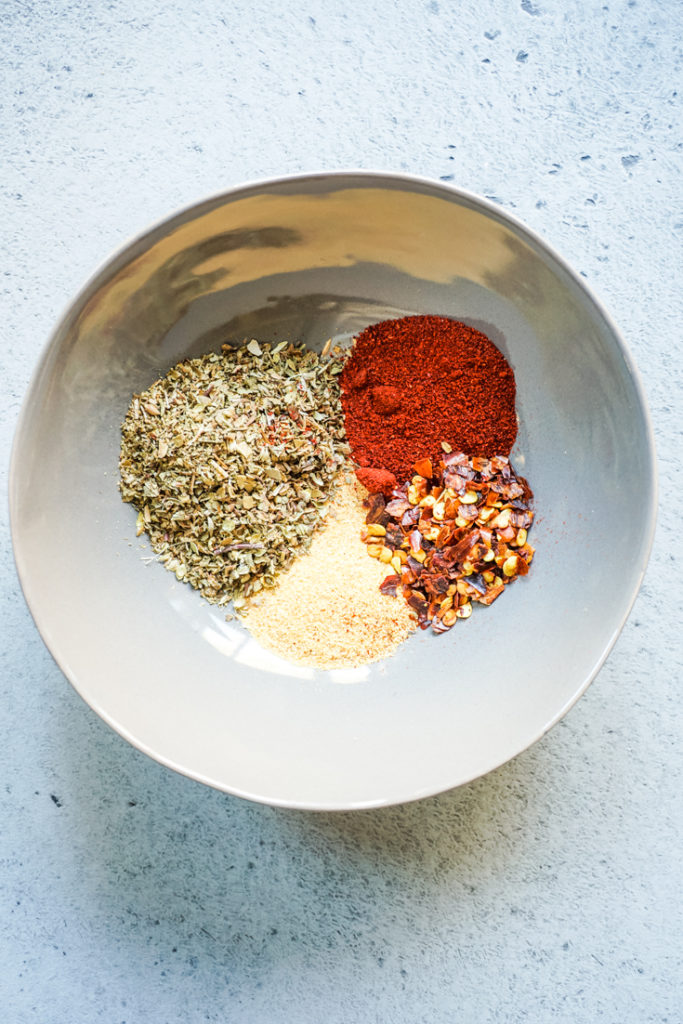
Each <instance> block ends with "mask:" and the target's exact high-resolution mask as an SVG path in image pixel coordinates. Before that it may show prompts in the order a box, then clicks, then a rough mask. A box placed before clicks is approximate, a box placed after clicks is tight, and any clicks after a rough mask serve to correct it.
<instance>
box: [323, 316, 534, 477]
mask: <svg viewBox="0 0 683 1024" xmlns="http://www.w3.org/2000/svg"><path fill="white" fill-rule="evenodd" d="M340 382H341V390H342V407H343V409H344V417H345V425H346V434H347V437H348V440H349V444H350V445H351V450H352V455H353V458H354V459H355V460H356V462H357V463H358V464H359V466H361V467H363V468H371V469H381V470H386V471H387V472H388V473H393V474H394V475H395V476H396V477H397V478H398V479H399V480H405V479H407V478H408V477H410V476H412V474H413V469H412V467H413V464H414V463H415V462H416V461H417V460H418V459H424V458H432V459H433V460H434V462H435V465H436V464H437V463H438V461H439V459H440V458H441V456H442V455H443V449H442V443H444V442H445V443H446V444H447V445H450V446H451V448H452V449H453V450H454V451H462V452H465V453H466V454H467V455H468V456H486V457H490V456H493V455H509V453H510V450H511V448H512V446H513V444H514V442H515V437H516V436H517V417H516V415H515V377H514V373H513V372H512V368H511V366H510V365H509V363H508V362H507V360H506V359H505V357H504V356H503V354H502V353H501V352H500V351H499V350H498V349H497V348H496V346H495V345H494V344H493V342H492V341H491V340H490V339H489V338H487V337H486V335H485V334H482V332H481V331H477V330H475V328H474V327H469V326H468V325H467V324H464V323H461V322H460V321H458V320H450V319H449V318H447V317H443V316H406V317H402V318H401V319H399V320H384V321H382V322H381V323H378V324H373V325H372V326H370V327H366V329H365V330H364V331H362V332H361V333H360V334H359V335H358V337H357V338H356V342H355V345H354V348H353V350H352V352H351V355H350V357H349V359H348V361H347V363H346V365H345V367H344V370H343V371H342V374H341V377H340Z"/></svg>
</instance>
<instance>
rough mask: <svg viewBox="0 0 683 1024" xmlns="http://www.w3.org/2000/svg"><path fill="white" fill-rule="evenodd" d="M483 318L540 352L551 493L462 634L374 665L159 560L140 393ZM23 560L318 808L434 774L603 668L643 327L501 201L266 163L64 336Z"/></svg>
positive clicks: (542, 496) (511, 348) (199, 765)
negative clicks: (427, 323) (617, 322)
mask: <svg viewBox="0 0 683 1024" xmlns="http://www.w3.org/2000/svg"><path fill="white" fill-rule="evenodd" d="M426 312H431V313H439V314H443V315H448V316H453V317H455V318H457V319H463V320H465V321H467V322H468V323H470V324H472V325H474V326H475V327H477V328H479V329H481V330H483V331H484V332H485V333H487V334H488V335H489V336H490V337H491V338H492V339H493V340H494V342H495V343H496V344H497V345H498V346H499V348H500V349H501V350H502V351H503V352H504V354H505V355H506V356H507V358H508V359H509V361H510V363H511V364H512V366H513V368H514V370H515V374H516V377H517V386H518V411H519V419H520V429H519V438H518V441H517V445H516V447H515V450H514V452H513V459H514V462H515V464H516V466H517V468H518V469H519V470H520V471H521V472H522V473H523V474H524V475H526V476H527V477H528V478H529V480H530V482H531V484H532V487H533V489H534V492H535V495H536V508H537V521H536V524H535V527H534V531H533V534H532V539H533V542H534V544H535V546H536V548H537V555H536V558H535V561H534V565H533V571H532V572H531V574H530V576H529V577H528V578H527V579H525V580H522V581H519V582H517V583H516V584H515V585H514V587H512V588H511V589H510V590H509V591H508V592H507V593H506V594H505V595H504V597H503V598H502V599H501V600H499V601H498V602H497V603H496V604H495V605H493V606H492V607H491V608H490V609H487V610H484V609H480V610H478V611H479V612H480V613H479V614H475V615H473V616H472V618H471V619H470V620H469V621H468V622H466V623H461V624H459V626H458V627H457V628H455V629H454V630H453V631H452V632H451V633H449V634H447V635H446V636H443V637H432V636H430V635H425V634H418V635H416V636H414V637H413V638H411V639H410V640H409V641H408V642H407V643H406V644H405V645H404V646H403V647H402V648H401V649H400V650H399V652H398V653H397V654H396V655H395V656H394V657H393V658H392V659H390V660H388V661H386V662H384V663H380V664H378V665H374V666H370V667H368V668H366V669H362V670H359V671H357V672H355V673H354V672H346V673H344V672H336V673H334V672H333V673H329V672H322V671H313V670H307V669H302V668H297V667H294V666H288V665H287V664H286V663H283V662H280V661H279V660H278V659H276V658H274V657H272V656H269V655H268V654H267V653H265V652H263V651H262V650H261V648H260V647H259V646H258V645H257V644H256V643H255V642H254V641H253V640H251V639H250V638H249V636H248V635H247V634H246V633H245V631H243V630H242V629H241V627H239V626H238V625H235V624H234V623H226V622H225V618H224V613H222V612H221V611H220V610H218V609H216V608H213V607H211V606H209V605H208V604H206V603H204V602H202V600H201V599H200V598H199V597H198V595H197V594H195V593H194V592H193V591H191V590H190V589H189V588H187V587H185V586H183V585H181V584H180V583H178V582H177V581H176V580H175V578H174V577H173V576H172V575H171V574H170V573H167V572H166V571H165V570H164V569H163V568H162V567H161V566H160V565H159V564H157V563H155V562H153V561H152V562H145V560H144V556H145V555H146V554H149V551H148V549H147V547H146V544H145V542H144V538H140V539H139V540H136V539H135V512H134V510H133V509H132V508H131V507H130V506H128V505H124V504H123V503H122V502H121V500H120V498H119V494H118V491H117V486H116V485H117V457H118V447H119V427H120V423H121V420H122V418H123V416H124V413H125V411H126V408H127V406H128V403H129V401H130V397H131V395H132V393H133V392H134V391H139V390H141V389H143V388H144V387H146V386H147V385H148V384H149V383H151V382H152V381H153V380H154V379H155V378H156V377H157V376H159V375H161V374H163V373H164V372H165V371H166V370H167V369H168V368H169V367H170V366H172V365H173V364H174V363H176V362H177V361H178V360H180V359H182V358H183V357H185V356H188V355H198V354H200V353H203V352H206V351H208V350H211V349H214V348H218V346H219V345H220V344H221V343H222V342H224V341H226V340H242V339H244V338H248V337H252V336H253V337H257V338H260V339H265V340H268V339H274V340H279V339H282V338H285V337H289V338H293V339H302V340H304V341H305V342H306V343H307V344H309V345H310V346H312V347H314V348H319V347H320V346H321V345H322V344H323V343H324V342H325V341H326V339H327V338H328V337H330V336H332V337H334V338H338V339H341V340H344V341H346V340H348V339H350V338H351V337H352V336H353V335H354V334H355V333H357V332H358V331H359V330H360V329H362V328H363V327H364V326H366V325H367V324H368V323H371V322H375V321H378V320H382V319H385V318H388V317H394V316H399V315H403V314H407V313H426ZM10 506H11V523H12V533H13V540H14V547H15V555H16V562H17V566H18V570H19V575H20V577H21V582H22V585H23V588H24V593H25V595H26V599H27V601H28V604H29V606H30V608H31V611H32V613H33V616H34V618H35V621H36V623H37V625H38V628H39V630H40V632H41V633H42V635H43V638H44V640H45V642H46V644H47V645H48V647H49V648H50V650H51V651H52V653H53V655H54V657H55V658H56V660H57V662H58V664H59V665H60V666H61V668H62V670H63V671H64V673H65V674H66V675H67V677H68V678H69V679H70V680H71V682H72V683H73V685H74V686H75V688H76V689H77V691H78V692H79V693H80V694H81V696H82V697H83V698H84V700H86V701H87V702H88V704H89V705H90V706H91V707H92V708H93V709H94V710H95V711H96V712H97V713H98V714H99V715H100V716H101V717H102V718H103V719H104V720H105V721H106V722H108V723H109V724H110V725H111V726H112V727H113V728H114V729H116V730H117V732H119V733H120V734H121V735H122V736H124V737H125V738H126V739H128V740H129V741H130V742H131V743H132V744H134V745H135V746H136V747H138V748H139V749H140V750H143V751H145V752H146V753H148V754H149V755H151V756H152V757H154V758H156V759H157V760H158V761H160V762H162V763H163V764H165V765H168V766H169V767H171V768H174V769H176V770H177V771H180V772H183V773H185V774H186V775H189V776H191V777H192V778H195V779H198V780H201V781H202V782H205V783H208V784H210V785H212V786H215V787H217V788H218V789H222V790H225V791H226V792H229V793H234V794H238V795H240V796H244V797H248V798H250V799H253V800H259V801H263V802H266V803H270V804H276V805H283V806H290V807H301V808H317V809H342V808H358V807H370V806H379V805H385V804H393V803H399V802H403V801H407V800H414V799H417V798H419V797H423V796H426V795H428V794H433V793H436V792H439V791H442V790H445V789H449V788H451V787H454V786H458V785H460V784H462V783H464V782H467V781H468V780H470V779H473V778H475V777H476V776H479V775H482V774H483V773H485V772H488V771H490V770H491V769H492V768H495V767H496V766H498V765H500V764H502V763H503V762H505V761H507V760H508V759H509V758H511V757H514V756H515V755H516V754H518V753H519V752H520V751H522V750H524V749H525V748H526V747H528V746H529V745H530V744H531V743H533V742H534V741H535V740H537V739H538V738H539V737H540V736H542V735H543V734H544V733H545V732H546V731H547V730H548V729H549V728H550V727H551V726H552V725H553V724H554V723H555V722H557V721H558V720H559V719H560V718H561V717H562V715H564V714H565V712H566V711H567V710H568V709H569V708H570V707H571V706H572V704H573V703H574V702H575V701H576V700H577V699H578V697H579V696H580V695H581V694H582V693H583V692H584V691H585V689H586V687H587V686H588V685H589V683H590V681H591V680H592V679H593V678H594V676H595V675H596V673H597V671H598V670H599V668H600V666H601V665H602V663H603V661H604V659H605V658H606V656H607V654H608V652H609V651H610V649H611V647H612V645H613V644H614V642H615V640H616V638H617V636H618V634H619V631H620V630H621V628H622V626H623V624H624V621H625V619H626V617H627V615H628V613H629V610H630V608H631V606H632V603H633V601H634V599H635V596H636V593H637V591H638V588H639V585H640V582H641V580H642V577H643V573H644V570H645V567H646V563H647V559H648V555H649V550H650V545H651V541H652V535H653V529H654V521H655V507H656V480H655V459H654V448H653V440H652V432H651V428H650V424H649V419H648V414H647V410H646V405H645V400H644V398H643V394H642V390H641V387H640V384H639V381H638V377H637V373H636V370H635V367H634V365H633V361H632V360H631V358H630V356H629V354H628V351H627V349H626V346H625V345H624V343H623V341H622V340H621V339H620V337H619V334H618V331H617V330H616V328H615V326H614V324H613V323H612V321H611V320H610V319H609V317H608V316H607V314H606V313H605V312H604V310H603V309H602V308H601V306H600V305H599V303H598V302H597V301H596V300H595V298H593V296H592V295H591V294H590V292H589V291H588V290H587V289H586V287H585V285H584V284H583V283H582V281H581V280H580V278H579V277H578V276H577V275H576V274H575V273H574V272H573V271H572V270H571V269H570V268H569V267H568V266H567V265H566V263H564V262H563V260H562V259H561V258H560V257H559V256H557V255H556V254H555V253H554V252H553V251H552V250H551V249H550V248H549V247H548V246H547V245H546V244H545V243H544V242H543V241H541V239H539V238H538V237H537V236H536V235H534V234H533V233H532V232H531V231H529V230H528V229H527V228H525V227H524V226H523V225H521V224H520V223H519V222H517V221H515V220H514V219H513V218H511V217H510V216H508V215H507V214H505V213H503V212H502V211H501V210H500V209H498V208H497V207H495V206H493V205H491V204H489V203H487V202H485V201H484V200H482V199H479V198H477V197H475V196H473V195H470V194H467V193H464V192H461V191H459V190H456V189H454V188H450V187H446V186H443V185H438V184H435V183H433V182H429V181H425V180H420V179H416V178H409V177H402V176H396V175H390V174H370V173H338V174H318V175H311V176H308V177H296V178H286V179H281V180H276V181H265V182H260V183H256V184H253V185H247V186H244V187H242V188H238V189H234V190H232V191H230V192H227V193H225V194H223V195H220V196H216V197H214V198H211V199H208V200H207V201H205V202H201V203H199V204H197V205H195V206H192V207H190V208H188V209H186V210H183V211H182V212H180V213H178V214H176V215H174V216H172V217H170V218H169V219H168V220H166V221H165V222H163V223H162V224H159V225H157V226H156V227H154V228H152V229H151V230H149V231H147V232H145V233H144V234H143V235H141V236H140V237H139V238H137V239H136V240H134V241H133V242H131V243H130V244H129V245H128V246H126V247H125V248H124V249H123V250H122V251H121V252H119V253H118V254H117V255H115V256H114V257H113V258H112V259H110V260H109V261H108V262H107V263H106V264H105V265H104V266H103V267H102V268H101V269H100V270H99V271H98V272H97V273H96V274H95V276H94V277H93V278H92V279H91V280H90V281H89V282H88V284H87V285H86V286H85V288H84V289H83V290H82V292H81V293H80V294H79V295H78V296H77V298H76V299H75V300H74V301H73V303H72V304H71V306H70V307H69V309H68V310H67V312H66V314H65V315H64V317H63V318H62V320H61V322H60V323H59V325H58V326H57V328H56V330H55V332H54V334H53V336H52V338H51V340H50V341H49V343H48V345H47V348H46V350H45V351H44V353H43V356H42V358H41V360H40V363H39V365H38V368H37V370H36V372H35V376H34V378H33V380H32V383H31V385H30V388H29V391H28V394H27V396H26V400H25V402H24V405H23V409H22V412H21V417H20V421H19V425H18V428H17V433H16V438H15V444H14V451H13V458H12V466H11V479H10Z"/></svg>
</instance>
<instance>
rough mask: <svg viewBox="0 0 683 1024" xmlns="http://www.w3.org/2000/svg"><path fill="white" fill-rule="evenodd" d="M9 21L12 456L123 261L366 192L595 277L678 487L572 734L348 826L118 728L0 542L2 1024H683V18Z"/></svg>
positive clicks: (5, 112) (246, 13) (167, 14)
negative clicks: (446, 215)
mask: <svg viewBox="0 0 683 1024" xmlns="http://www.w3.org/2000/svg"><path fill="white" fill-rule="evenodd" d="M0 12H1V15H2V16H1V19H0V24H1V28H0V33H1V35H2V38H1V39H0V46H1V49H0V53H1V54H2V58H1V65H0V75H1V76H2V77H1V81H2V85H1V87H0V102H1V103H2V135H1V138H2V153H1V161H2V162H1V167H2V171H1V173H0V223H2V224H3V225H4V227H3V231H2V249H3V259H2V268H1V270H0V303H1V306H0V310H1V321H0V322H1V323H2V345H1V348H0V387H2V389H3V392H4V397H3V399H2V402H1V403H0V430H1V438H2V445H3V452H5V453H7V454H8V453H9V447H10V443H11V436H12V432H13V429H14V423H15V420H16V416H17V413H18V410H19V405H20V402H21V399H22V396H23V393H24V391H25V388H26V385H27V382H28V380H29V376H30V373H31V370H32V368H33V366H34V364H35V361H36V359H37V356H38V353H39V351H40V349H41V346H42V345H43V343H44V342H45V339H46V337H47V335H48V334H49V331H50V329H51V327H52V325H53V324H54V322H55V320H56V319H57V316H58V315H59V313H60V312H61V310H62V309H63V307H64V306H65V305H66V303H67V302H68V301H69V299H70V298H71V297H72V296H73V294H74V293H75V292H76V291H77V290H78V288H79V287H80V286H81V284H82V283H83V281H84V280H85V278H86V277H87V276H88V275H89V274H90V273H91V271H92V270H93V269H94V267H95V266H96V265H97V264H99V263H100V262H101V261H102V260H103V259H104V258H105V257H106V256H107V255H108V253H109V252H110V251H111V250H112V249H113V248H115V247H118V246H119V245H120V244H121V243H122V242H124V241H125V240H126V239H127V238H128V237H129V236H130V235H132V234H135V233H137V232H138V231H139V230H140V229H141V228H143V227H144V226H146V225H147V224H148V223H150V222H151V221H154V220H156V219H158V218H162V217H164V216H165V215H166V214H167V213H169V212H170V211H171V210H172V209H173V208H174V207H175V206H177V205H183V204H186V203H188V202H190V201H193V200H194V199H196V198H199V197H201V196H203V195H204V194H207V193H211V192H214V191H217V190H220V189H222V188H225V187H229V186H231V185H234V184H238V183H240V182H242V181H243V180H246V179H252V178H255V177H259V176H264V175H280V174H283V173H289V172H298V171H308V170H317V169H336V168H347V167H363V168H370V169H387V170H396V171H406V172H411V173H417V174H422V175H426V176H429V177H433V178H436V179H442V180H446V181H453V182H454V183H455V184H456V185H459V186H462V187H464V188H467V189H471V190H472V191H475V192H479V193H481V194H483V195H486V196H488V197H490V198H493V199H494V200H495V201H496V202H498V203H500V204H501V205H502V206H503V207H504V208H505V209H508V210H510V211H512V212H513V213H515V214H516V215H518V216H519V217H521V218H522V219H523V220H525V221H526V222H527V224H529V225H530V226H531V227H532V228H534V229H535V230H537V231H538V232H540V233H541V234H542V235H543V236H544V237H545V238H546V239H547V240H548V241H549V242H550V243H551V245H553V246H554V247H555V248H556V249H558V250H559V251H560V253H562V255H564V256H565V257H566V258H567V259H568V260H569V261H570V262H571V263H572V264H573V265H574V266H575V267H576V268H577V269H578V270H579V271H580V272H581V273H582V274H583V275H584V276H585V277H586V279H587V281H588V282H589V284H590V285H591V286H592V287H593V289H594V290H595V291H596V292H597V294H598V295H599V296H600V298H601V299H602V300H603V301H604V303H605V304H606V306H607V308H608V309H609V310H610V311H611V312H612V314H613V316H614V317H615V319H616V320H617V322H618V324H619V325H620V327H621V329H622V331H623V333H624V336H625V337H626V340H627V342H628V344H629V346H630V347H631V349H632V351H633V354H634V356H635V359H636V361H637V363H638V365H639V367H640V369H641V371H642V375H643V380H644V385H645V388H646V391H647V393H648V396H649V400H650V403H651V410H652V414H653V418H654V423H655V430H656V436H657V444H658V455H659V461H660V472H661V513H660V521H659V528H658V534H657V540H656V544H655V549H654V553H653V558H652V562H651V565H650V570H649V572H648V576H647V579H646V582H645V586H644V587H643V590H642V592H641V596H640V597H639V599H638V601H637V603H636V607H635V609H634V611H633V614H632V616H631V618H630V620H629V622H628V624H627V626H626V628H625V630H624V632H623V634H622V636H621V638H620V640H619V642H618V643H617V646H616V648H615V650H614V651H613V653H612V654H611V656H610V658H609V659H608V662H607V664H606V665H605V667H604V668H603V670H602V671H601V673H600V675H599V676H598V678H597V680H596V681H595V683H594V684H593V686H592V687H591V688H590V690H589V691H588V693H587V695H586V696H585V697H584V698H583V699H582V700H581V701H580V702H579V704H578V705H577V706H576V707H575V708H574V710H572V711H571V712H570V714H569V715H568V716H567V718H566V719H565V720H564V721H563V722H562V723H561V724H560V725H559V726H558V727H557V728H555V729H554V730H553V731H552V732H551V733H550V734H549V735H548V736H547V737H546V738H545V739H544V740H542V741H541V742H540V743H538V744H537V745H536V746H535V747H534V748H533V749H531V750H530V751H528V752H526V753H525V754H523V755H521V756H520V757H518V758H517V759H516V760H515V761H514V762H513V763H511V764H508V765H506V766H505V767H503V768H501V769H500V770H498V771H496V772H494V773H493V774H492V775H490V776H488V777H486V778H484V779H481V780H479V781H478V782H476V783H474V784H472V785H470V786H468V787H466V788H463V789H461V790H459V791H455V792H451V793H448V794H445V795H443V796H440V797H437V798H435V799H431V800H428V801H425V802H423V803H420V804H415V805H410V806H406V807H401V808H394V809H389V810H384V811H377V812H374V811H373V812H364V813H354V814H343V815H339V816H333V815H309V814H304V813H295V812H286V811H276V810H272V809H270V808H267V807H261V806H256V805H250V804H248V803H244V802H241V801H240V800H237V799H234V798H230V797H227V796H224V795H221V794H219V793H217V792H213V791H211V790H208V789H205V788H203V787H202V786H200V785H198V784H196V783H193V782H191V781H189V780H187V779H184V778H180V777H178V776H176V775H174V774H172V773H171V772H170V771H168V770H166V769H164V768H162V767H160V766H158V765H157V764H155V763H153V762H152V761H150V760H148V759H147V758H146V757H144V756H143V755H142V754H139V753H137V752H136V751H135V750H133V749H132V748H131V747H129V746H128V745H127V744H126V743H125V742H124V741H123V740H122V739H120V738H119V737H118V736H117V735H115V734H114V733H113V732H111V731H110V730H109V729H108V728H107V727H106V726H105V725H103V724H102V723H101V722H100V720H99V719H98V718H97V717H96V716H95V715H94V713H92V712H91V711H90V710H89V709H88V708H87V707H86V706H85V705H84V704H83V703H82V701H81V700H80V699H79V698H78V697H77V696H76V694H75V692H74V691H73V690H72V689H71V687H70V686H69V684H68V683H67V682H66V680H65V679H64V677H63V676H62V674H61V673H60V671H59V670H58V669H57V668H56V667H55V665H54V664H53V662H52V660H51V658H50V655H49V654H48V653H47V651H46V649H45V647H44V646H43V643H42V641H41V639H40V637H39V636H38V634H37V631H36V629H35V627H34V625H33V623H32V620H31V618H30V615H29V613H28V611H27V609H26V606H25V603H24V601H23V598H22V596H21V593H20V589H19V585H18V583H17V580H16V576H15V572H14V567H13V563H12V557H11V545H10V540H9V534H8V529H7V525H6V517H3V522H2V531H1V544H2V561H1V562H0V583H1V588H0V685H1V695H0V699H1V705H0V716H1V729H2V732H1V734H0V767H1V773H2V782H3V784H2V789H1V795H0V800H1V804H0V822H1V826H0V887H1V890H2V892H1V894H0V895H1V903H0V964H1V969H0V1005H1V1006H2V1009H1V1010H0V1016H1V1017H2V1019H3V1021H7V1022H8V1024H24V1022H34V1021H35V1022H39V1024H53V1022H54V1024H62V1022H64V1024H81V1022H82V1024H94V1022H99V1021H106V1022H112V1024H123V1022H125V1024H137V1022H146V1024H157V1022H160V1024H162V1022H173V1024H175V1022H185V1021H187V1022H195V1021H196V1022H200V1021H217V1022H230V1024H232V1022H235V1024H247V1022H267V1024H299V1022H302V1024H309V1022H310V1024H319V1022H326V1024H374V1022H401V1024H402V1022H405V1024H417V1022H425V1024H441V1022H448V1024H451V1022H455V1024H460V1022H463V1024H469V1022H472V1024H487V1022H501V1024H508V1022H517V1021H520V1022H521V1021H533V1022H535V1021H539V1022H547V1021H562V1022H567V1024H569V1022H571V1024H582V1022H586V1024H589V1022H590V1024H594V1022H596V1021H605V1022H614V1024H631V1022H633V1024H636V1022H637V1024H643V1022H650V1021H652V1022H655V1021H656V1022H660V1021H661V1022H664V1021H667V1022H671V1024H673V1022H676V1021H680V1020H681V1019H682V1013H683V1011H682V1010H681V1006H683V983H682V974H681V945H682V942H681V940H682V938H683V928H682V924H683V921H682V918H681V908H680V893H681V882H682V877H681V867H680V865H681V832H682V828H681V824H682V822H681V817H682V813H681V802H680V788H681V771H680V769H681V740H682V738H683V737H682V735H681V712H680V705H681V695H680V679H681V663H682V658H681V644H680V633H681V623H680V620H681V601H680V596H681V585H680V580H681V575H682V574H683V567H682V566H681V559H680V552H681V547H682V540H681V519H680V502H681V494H683V481H682V479H681V470H680V461H681V454H682V446H681V440H682V433H681V416H683V408H682V403H681V393H682V389H681V385H682V383H683V382H682V379H681V376H682V375H681V370H680V358H681V356H680V354H681V323H682V322H683V303H682V301H681V285H680V276H681V263H682V257H683V249H682V245H681V241H682V239H683V202H682V201H683V187H682V178H681V162H682V155H683V119H682V118H681V95H680V93H681V91H682V90H683V78H682V76H681V70H682V66H683V61H682V57H681V39H682V37H683V7H682V6H681V5H680V4H679V3H676V2H674V0H649V2H645V0H630V2H623V0H607V2H605V3H604V4H599V3H592V2H589V3H585V2H578V0H522V2H521V3H517V2H512V0H483V2H478V3H474V2H472V0H463V2H460V3H455V2H446V0H438V2H437V0H432V2H427V3H413V2H399V3H396V4H392V3H389V2H386V0H374V2H373V0H365V2H361V0H347V2H346V3H344V4H342V3H335V2H333V0H327V2H323V0H311V2H309V3H307V4H300V3H292V4H285V3H282V2H278V3H276V2H261V3H259V2H258V0H256V2H254V3H247V2H245V0H237V2H234V3H219V2H218V0H215V2H211V0H195V2H193V3H192V4H190V3H188V2H185V3H180V2H178V0H166V2H164V3H160V2H159V0H138V2H136V3H132V2H131V3H128V2H119V0H114V2H110V3H103V2H97V3H94V2H83V3H76V2H75V0H73V2H67V0H62V2H60V0H51V2H50V0H45V2H40V3H37V2H36V3H33V2H27V3H23V2H22V3H20V2H18V0H16V2H11V3H10V2H5V3H4V4H2V5H1V6H0ZM6 463H7V459H6V458H5V456H4V455H3V459H2V466H1V468H2V474H3V486H4V483H5V479H6ZM626 500H631V501H633V502H634V503H637V502H638V501H639V495H637V494H634V495H632V496H631V497H630V499H628V498H627V499H626ZM614 526H615V537H614V543H615V544H617V545H618V544H619V509H618V508H615V509H614ZM623 557H624V558H628V557H629V552H628V551H624V552H623ZM580 639H581V638H580V637H577V643H580Z"/></svg>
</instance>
